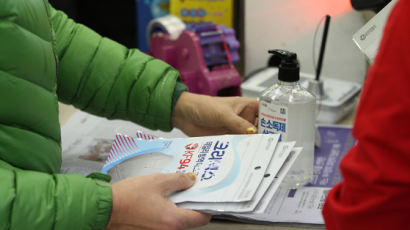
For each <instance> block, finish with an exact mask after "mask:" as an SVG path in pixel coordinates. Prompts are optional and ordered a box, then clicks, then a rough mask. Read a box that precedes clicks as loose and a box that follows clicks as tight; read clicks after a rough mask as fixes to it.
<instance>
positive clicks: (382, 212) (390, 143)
mask: <svg viewBox="0 0 410 230" xmlns="http://www.w3.org/2000/svg"><path fill="white" fill-rule="evenodd" d="M353 135H354V136H355V138H356V139H357V144H356V145H355V146H354V147H353V148H352V149H351V150H350V152H349V153H348V154H347V155H346V156H345V157H344V159H343V160H342V162H341V165H340V168H341V171H342V175H343V178H344V180H343V181H342V182H341V183H339V184H337V185H336V186H335V187H334V188H333V189H332V190H331V191H330V192H329V194H328V197H327V199H326V203H325V206H324V208H323V216H324V220H325V224H326V227H327V229H331V230H333V229H345V230H346V229H348V230H352V229H361V230H363V229H372V230H375V229H410V1H409V0H399V1H398V2H397V3H396V6H395V7H394V9H393V10H392V12H391V14H390V16H389V19H388V21H387V23H386V27H385V30H384V35H383V39H382V42H381V44H380V48H379V52H378V54H377V57H376V60H375V63H374V65H373V66H372V67H371V69H370V70H369V73H368V76H367V79H366V82H365V85H364V88H363V92H362V97H361V99H360V104H359V108H358V111H357V115H356V120H355V123H354V127H353Z"/></svg>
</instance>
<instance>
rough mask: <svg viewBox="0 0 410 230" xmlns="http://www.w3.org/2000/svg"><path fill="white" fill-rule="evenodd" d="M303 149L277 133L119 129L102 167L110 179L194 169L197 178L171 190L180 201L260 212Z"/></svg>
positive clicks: (186, 204) (203, 208)
mask: <svg viewBox="0 0 410 230" xmlns="http://www.w3.org/2000/svg"><path fill="white" fill-rule="evenodd" d="M301 150H302V148H298V147H295V142H279V135H278V134H255V135H223V136H207V137H189V138H174V139H160V138H156V137H154V136H150V135H146V134H143V133H137V136H136V137H129V136H125V135H121V134H118V135H117V136H116V138H115V141H114V143H113V144H112V148H111V150H110V151H109V154H108V157H107V160H106V162H105V164H104V166H103V168H102V170H101V171H102V172H103V173H107V174H110V175H111V176H112V179H113V181H114V182H115V181H119V180H122V179H125V178H127V177H132V176H141V175H147V174H151V173H156V172H161V173H174V172H183V173H186V172H193V173H195V174H196V176H197V180H196V182H195V184H194V185H193V186H192V187H191V188H189V189H187V190H184V191H180V192H177V193H174V194H171V196H170V199H171V200H172V201H174V202H175V203H176V204H177V205H178V206H180V207H183V208H187V209H193V210H201V211H204V212H208V213H212V214H221V213H223V214H230V213H232V214H234V213H263V212H264V211H265V209H266V208H267V207H266V206H267V204H268V203H269V201H270V200H271V199H272V197H273V196H274V194H275V192H276V190H277V189H278V187H279V184H280V183H281V181H282V180H283V178H284V176H285V175H286V173H287V171H288V170H289V169H290V167H291V165H292V164H293V162H294V161H295V159H296V158H297V156H298V155H299V154H300V152H301ZM144 159H145V161H144ZM141 162H145V163H144V164H141Z"/></svg>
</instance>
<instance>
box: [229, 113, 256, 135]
mask: <svg viewBox="0 0 410 230" xmlns="http://www.w3.org/2000/svg"><path fill="white" fill-rule="evenodd" d="M223 119H224V122H225V124H226V126H227V127H228V128H229V130H231V131H232V132H233V133H238V134H247V133H248V130H250V129H252V130H255V131H256V127H255V126H254V125H253V124H252V123H250V122H249V121H247V120H245V119H243V118H242V117H240V116H237V115H236V114H233V115H232V116H224V117H223Z"/></svg>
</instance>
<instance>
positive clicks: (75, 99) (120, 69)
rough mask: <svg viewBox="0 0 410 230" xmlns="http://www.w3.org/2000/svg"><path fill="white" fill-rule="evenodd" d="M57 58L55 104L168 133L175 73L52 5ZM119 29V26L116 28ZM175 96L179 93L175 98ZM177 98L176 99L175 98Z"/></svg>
mask: <svg viewBox="0 0 410 230" xmlns="http://www.w3.org/2000/svg"><path fill="white" fill-rule="evenodd" d="M50 12H51V23H52V26H53V29H54V31H55V38H56V47H57V56H58V59H59V68H58V86H57V93H58V96H59V100H60V101H62V102H64V103H68V104H73V105H74V106H76V107H77V108H79V109H82V110H85V111H87V112H90V113H93V114H96V115H100V116H104V117H107V118H110V119H125V120H130V121H133V122H136V123H138V124H141V125H143V126H146V127H148V128H150V129H162V130H165V131H168V130H170V129H171V128H172V127H171V122H170V117H171V111H172V102H173V101H172V99H173V95H174V94H175V93H176V94H180V93H182V91H183V90H184V88H183V89H182V90H180V87H177V88H178V92H174V89H175V88H176V85H177V84H182V83H180V82H179V83H177V82H178V81H180V80H179V73H178V72H177V71H176V70H175V69H173V68H172V67H170V66H169V65H168V64H166V63H164V62H162V61H160V60H158V59H154V58H153V57H151V56H149V55H146V54H144V53H142V52H140V51H139V50H137V49H127V48H126V47H124V46H122V45H120V44H118V43H116V42H114V41H112V40H110V39H108V38H104V37H101V36H100V35H98V34H97V33H95V32H94V31H92V30H91V29H89V28H87V27H85V26H83V25H81V24H77V23H75V22H74V21H73V20H71V19H69V18H67V16H66V15H65V14H64V13H63V12H61V11H57V10H55V9H53V8H52V7H51V6H50ZM118 26H121V25H118ZM177 96H179V95H177ZM174 97H175V95H174Z"/></svg>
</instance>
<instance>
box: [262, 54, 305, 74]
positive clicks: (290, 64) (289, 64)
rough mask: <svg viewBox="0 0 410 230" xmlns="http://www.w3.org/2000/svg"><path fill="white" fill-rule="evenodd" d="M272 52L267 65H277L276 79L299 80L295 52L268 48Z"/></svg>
mask: <svg viewBox="0 0 410 230" xmlns="http://www.w3.org/2000/svg"><path fill="white" fill-rule="evenodd" d="M268 52H269V53H270V54H272V56H271V58H270V59H269V63H268V66H272V67H278V68H279V74H278V79H279V80H280V81H284V82H295V81H299V79H300V76H299V69H300V67H299V61H298V58H297V55H296V54H295V53H292V52H289V51H286V50H280V49H275V50H269V51H268Z"/></svg>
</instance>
